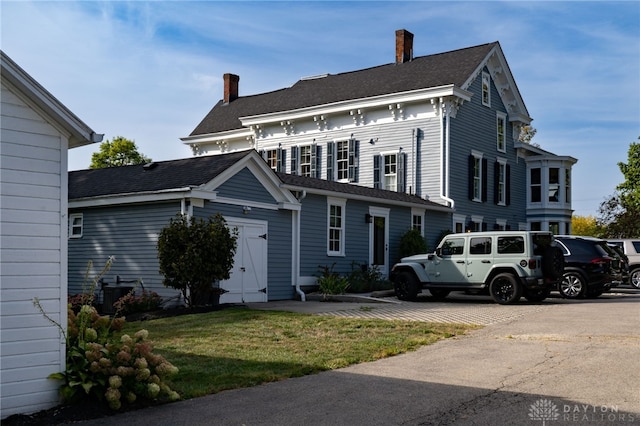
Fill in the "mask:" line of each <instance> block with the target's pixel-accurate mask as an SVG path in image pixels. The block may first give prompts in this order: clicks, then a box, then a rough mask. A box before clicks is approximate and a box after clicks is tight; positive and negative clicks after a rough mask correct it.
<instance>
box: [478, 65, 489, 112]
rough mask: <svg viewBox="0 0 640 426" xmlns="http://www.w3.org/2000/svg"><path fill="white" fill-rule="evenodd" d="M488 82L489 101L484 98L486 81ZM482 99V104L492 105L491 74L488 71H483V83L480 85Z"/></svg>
mask: <svg viewBox="0 0 640 426" xmlns="http://www.w3.org/2000/svg"><path fill="white" fill-rule="evenodd" d="M485 81H486V82H487V101H486V102H485V100H484V83H485ZM480 90H481V93H480V99H481V100H482V105H484V106H487V107H491V76H490V75H489V73H487V72H483V73H482V83H481V86H480Z"/></svg>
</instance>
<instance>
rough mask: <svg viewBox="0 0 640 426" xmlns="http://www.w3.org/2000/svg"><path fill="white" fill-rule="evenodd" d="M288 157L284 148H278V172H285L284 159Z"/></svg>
mask: <svg viewBox="0 0 640 426" xmlns="http://www.w3.org/2000/svg"><path fill="white" fill-rule="evenodd" d="M285 156H286V152H285V150H284V149H282V148H278V150H277V151H276V171H278V172H284V159H285Z"/></svg>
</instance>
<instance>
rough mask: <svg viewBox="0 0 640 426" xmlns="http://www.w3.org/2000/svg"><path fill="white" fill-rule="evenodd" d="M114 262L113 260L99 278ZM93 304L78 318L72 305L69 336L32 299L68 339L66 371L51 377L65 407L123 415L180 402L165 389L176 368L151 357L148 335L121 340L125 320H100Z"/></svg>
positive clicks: (142, 334) (101, 317)
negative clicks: (100, 407) (95, 406)
mask: <svg viewBox="0 0 640 426" xmlns="http://www.w3.org/2000/svg"><path fill="white" fill-rule="evenodd" d="M111 262H113V258H110V259H109V261H108V262H107V266H106V267H105V269H104V270H103V272H102V273H101V274H103V273H104V272H106V270H107V269H108V267H109V266H110V264H111ZM98 278H99V277H96V279H95V280H94V283H97V279H98ZM89 294H92V293H89ZM92 302H93V301H92V300H88V301H87V303H86V304H84V305H82V306H81V307H80V309H79V311H78V312H77V313H76V312H74V310H73V309H72V307H71V304H70V305H69V307H68V323H67V324H68V327H67V328H68V330H67V331H66V332H65V330H63V329H62V327H60V324H58V323H56V322H55V321H53V320H52V319H51V318H50V317H49V316H48V315H47V314H46V313H45V312H44V310H43V309H42V306H41V305H40V302H39V300H38V299H34V305H36V307H37V308H38V309H39V310H40V311H41V312H42V313H43V315H44V316H45V317H46V318H47V319H48V320H49V321H51V322H53V323H54V324H56V325H57V326H58V327H60V329H61V331H62V334H63V336H64V337H65V339H66V343H67V348H66V361H67V365H66V369H65V371H64V372H60V373H54V374H51V375H50V376H49V378H51V379H58V380H61V381H62V385H61V387H60V394H61V396H62V398H63V401H64V402H65V403H80V402H84V401H87V400H97V401H106V402H107V403H108V405H109V407H110V408H111V409H113V410H119V409H120V408H121V407H122V406H123V404H134V403H142V404H144V403H145V402H152V401H175V400H178V399H180V395H178V393H177V392H175V391H173V390H172V389H171V388H170V386H169V385H168V384H167V383H166V379H167V378H168V377H170V376H172V375H175V374H176V373H177V372H178V368H177V367H175V366H174V365H172V364H171V363H170V362H169V361H167V360H166V359H165V358H164V357H163V356H161V355H158V354H154V353H153V346H152V345H151V343H150V342H149V340H148V337H149V333H148V332H147V330H140V331H138V332H136V333H135V334H134V336H133V337H131V336H129V335H127V334H124V335H122V336H120V337H118V336H119V332H120V331H121V330H122V328H123V327H124V325H125V318H124V317H114V318H111V317H109V316H106V315H104V316H103V315H99V314H98V311H97V310H96V309H95V308H94V307H93V306H92Z"/></svg>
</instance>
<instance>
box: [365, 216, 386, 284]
mask: <svg viewBox="0 0 640 426" xmlns="http://www.w3.org/2000/svg"><path fill="white" fill-rule="evenodd" d="M369 214H370V216H371V223H369V264H370V265H371V266H375V267H377V268H378V271H380V273H381V274H382V275H383V276H384V277H387V276H388V275H389V209H381V208H375V207H371V208H370V209H369Z"/></svg>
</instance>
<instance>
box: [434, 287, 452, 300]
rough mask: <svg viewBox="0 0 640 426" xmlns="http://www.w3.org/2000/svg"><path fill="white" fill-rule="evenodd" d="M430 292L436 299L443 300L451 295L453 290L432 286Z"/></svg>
mask: <svg viewBox="0 0 640 426" xmlns="http://www.w3.org/2000/svg"><path fill="white" fill-rule="evenodd" d="M429 293H431V296H433V298H434V299H436V300H442V299H444V298H445V297H447V296H448V295H449V293H451V291H449V290H444V289H441V288H430V289H429Z"/></svg>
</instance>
